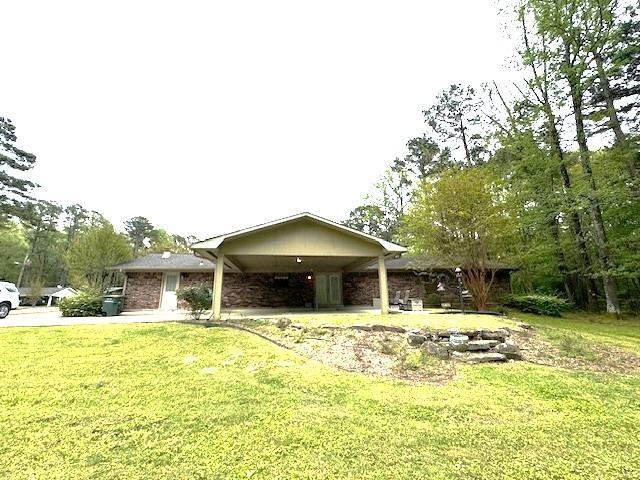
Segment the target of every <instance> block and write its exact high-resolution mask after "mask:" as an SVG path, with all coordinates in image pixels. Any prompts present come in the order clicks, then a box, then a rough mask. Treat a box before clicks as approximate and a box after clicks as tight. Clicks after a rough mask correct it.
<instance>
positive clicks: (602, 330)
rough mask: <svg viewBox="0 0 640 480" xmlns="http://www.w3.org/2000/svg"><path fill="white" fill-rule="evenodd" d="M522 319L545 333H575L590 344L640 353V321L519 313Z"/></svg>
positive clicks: (603, 316)
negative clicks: (594, 343) (600, 343)
mask: <svg viewBox="0 0 640 480" xmlns="http://www.w3.org/2000/svg"><path fill="white" fill-rule="evenodd" d="M516 316H517V318H518V319H519V320H522V321H523V322H527V323H530V324H532V325H535V326H536V327H538V328H539V329H541V331H542V332H543V333H544V334H548V333H551V335H552V336H553V334H554V333H569V332H570V333H575V334H578V335H580V336H581V337H583V338H585V339H586V340H589V341H598V342H602V343H606V344H609V345H613V346H616V347H620V348H623V349H625V350H629V351H631V352H634V353H638V354H640V319H638V318H627V319H616V318H612V317H611V316H608V315H606V314H601V315H585V314H584V313H573V312H570V313H565V314H564V315H563V316H562V317H560V318H556V317H545V316H539V315H532V314H524V313H518V314H516Z"/></svg>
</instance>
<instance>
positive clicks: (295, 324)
mask: <svg viewBox="0 0 640 480" xmlns="http://www.w3.org/2000/svg"><path fill="white" fill-rule="evenodd" d="M289 326H290V327H291V328H297V329H298V330H304V328H305V327H304V325H302V324H301V323H292V324H291V325H289Z"/></svg>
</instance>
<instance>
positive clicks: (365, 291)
mask: <svg viewBox="0 0 640 480" xmlns="http://www.w3.org/2000/svg"><path fill="white" fill-rule="evenodd" d="M379 285H380V284H379V281H378V272H354V273H347V274H345V275H343V277H342V295H343V298H344V304H345V305H373V299H374V298H377V297H379V296H380V287H379ZM387 286H388V287H389V300H393V299H394V298H395V296H396V292H397V291H398V290H400V292H401V295H402V296H404V292H405V290H410V292H411V293H410V295H411V298H422V299H423V300H424V298H425V285H424V281H423V279H422V278H421V277H418V276H417V275H414V274H413V273H412V272H387Z"/></svg>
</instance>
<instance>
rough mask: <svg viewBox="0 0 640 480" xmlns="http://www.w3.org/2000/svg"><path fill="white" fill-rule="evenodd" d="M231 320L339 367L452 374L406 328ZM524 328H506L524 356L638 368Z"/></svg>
mask: <svg viewBox="0 0 640 480" xmlns="http://www.w3.org/2000/svg"><path fill="white" fill-rule="evenodd" d="M236 324H237V325H236V327H240V328H241V329H243V330H247V331H250V332H253V333H255V334H257V335H260V336H262V337H263V338H265V339H268V340H270V341H271V342H273V343H275V344H277V345H279V346H281V347H284V348H288V349H290V350H293V351H295V352H297V353H299V354H301V355H303V356H305V357H307V358H311V359H314V360H317V361H319V362H322V363H324V364H326V365H330V366H332V367H334V368H338V369H340V370H345V371H349V372H359V373H363V374H366V375H371V376H376V377H385V378H391V379H399V380H406V381H410V382H416V383H431V384H436V385H441V384H444V383H446V382H448V381H449V380H451V379H452V378H453V377H454V376H455V375H456V365H457V363H456V362H455V361H452V360H451V359H441V358H438V357H436V356H434V355H433V354H429V352H428V349H426V348H424V346H423V347H419V348H416V347H412V346H410V345H409V344H408V342H407V336H408V333H400V332H395V331H377V330H374V329H373V328H366V329H362V328H360V327H355V328H349V327H342V326H336V325H323V326H321V327H307V326H303V325H296V324H292V323H291V322H290V321H287V322H283V321H282V320H279V321H276V322H274V321H271V320H268V319H247V320H243V321H242V322H236ZM229 326H231V325H229ZM525 327H527V328H509V329H507V330H508V334H509V337H508V338H510V339H511V340H512V341H515V343H516V344H517V346H518V347H519V349H520V353H521V354H522V360H523V361H526V362H530V363H534V364H538V365H547V366H552V367H558V368H564V369H568V370H575V371H591V372H603V373H621V374H631V373H638V372H640V357H639V356H637V355H634V354H633V353H630V352H626V351H624V350H621V349H618V348H615V347H612V346H608V345H603V344H597V343H594V342H593V341H590V340H587V339H585V338H584V337H582V336H581V335H579V334H576V333H571V332H567V331H564V330H555V329H554V330H550V331H546V330H544V331H542V332H541V331H537V330H536V329H533V328H532V327H529V326H525ZM420 333H423V334H425V332H420ZM427 334H428V333H427ZM424 345H426V343H425V344H424ZM509 361H513V360H509Z"/></svg>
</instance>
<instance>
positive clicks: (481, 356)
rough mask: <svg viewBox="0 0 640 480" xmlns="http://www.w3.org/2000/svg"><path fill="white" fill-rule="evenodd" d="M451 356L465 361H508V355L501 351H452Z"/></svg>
mask: <svg viewBox="0 0 640 480" xmlns="http://www.w3.org/2000/svg"><path fill="white" fill-rule="evenodd" d="M451 356H452V357H453V358H455V359H456V360H458V361H461V362H465V363H472V364H473V363H490V362H506V361H507V357H505V356H504V355H502V354H501V353H495V352H487V353H460V352H451Z"/></svg>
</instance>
